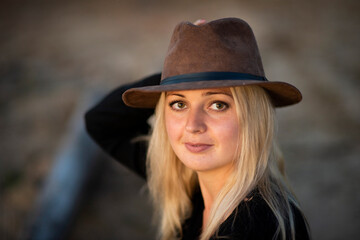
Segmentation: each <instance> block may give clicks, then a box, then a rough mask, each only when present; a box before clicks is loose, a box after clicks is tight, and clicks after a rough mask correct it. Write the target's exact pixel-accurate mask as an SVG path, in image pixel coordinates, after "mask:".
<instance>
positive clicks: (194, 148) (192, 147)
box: [185, 143, 213, 153]
mask: <svg viewBox="0 0 360 240" xmlns="http://www.w3.org/2000/svg"><path fill="white" fill-rule="evenodd" d="M212 146H213V145H211V144H205V143H185V147H186V149H187V150H189V151H190V152H192V153H200V152H204V151H206V150H208V149H209V148H211V147H212Z"/></svg>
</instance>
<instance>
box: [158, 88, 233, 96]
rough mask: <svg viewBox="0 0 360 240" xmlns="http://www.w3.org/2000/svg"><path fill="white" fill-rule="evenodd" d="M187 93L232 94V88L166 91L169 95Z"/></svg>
mask: <svg viewBox="0 0 360 240" xmlns="http://www.w3.org/2000/svg"><path fill="white" fill-rule="evenodd" d="M187 94H200V95H213V94H225V95H228V96H232V93H231V90H230V88H206V89H195V90H179V91H168V92H166V93H165V95H166V96H168V95H183V96H185V95H187Z"/></svg>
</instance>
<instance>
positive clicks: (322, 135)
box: [0, 0, 360, 240]
mask: <svg viewBox="0 0 360 240" xmlns="http://www.w3.org/2000/svg"><path fill="white" fill-rule="evenodd" d="M359 10H360V4H359V1H356V0H353V1H351V0H343V1H340V0H337V1H335V0H327V1H322V0H314V1H292V0H273V1H265V0H264V1H260V0H252V1H250V0H247V1H239V0H236V1H235V0H233V1H232V0H228V1H215V0H207V1H205V0H204V1H202V0H198V1H190V0H183V1H165V0H163V1H160V0H158V1H155V0H147V1H146V0H119V1H115V0H112V1H111V0H107V1H100V0H97V1H96V0H86V1H85V0H72V1H68V0H65V1H64V0H63V1H40V0H33V1H21V0H18V1H2V3H1V7H0V151H1V157H0V239H4V240H10V239H26V238H29V237H33V238H34V236H40V235H36V234H37V233H36V231H35V230H34V229H40V228H39V227H38V226H40V225H44V221H45V222H49V219H50V220H51V219H54V217H51V216H48V215H46V214H45V215H44V211H45V212H47V211H50V212H51V211H54V209H55V210H56V209H60V210H61V208H58V207H51V205H46V206H45V205H44V204H42V203H44V201H45V200H46V199H48V200H49V199H50V200H49V201H51V197H46V196H49V188H51V186H53V185H51V184H49V182H51V181H53V180H54V177H51V176H52V175H54V174H55V173H56V170H54V169H56V166H59V165H61V164H59V163H58V162H59V161H64V160H61V159H64V157H63V156H64V152H65V155H66V153H67V152H66V151H68V149H69V148H72V149H73V150H72V151H73V152H75V153H79V152H80V153H81V154H83V155H81V154H80V155H78V157H77V158H78V159H80V160H79V162H80V161H83V164H84V165H82V166H86V167H81V166H80V167H79V166H78V167H79V168H75V167H74V168H71V169H72V170H74V169H77V170H79V171H87V172H88V173H86V174H83V175H81V176H84V177H82V178H81V181H82V182H83V183H82V184H80V185H79V187H78V188H75V190H74V191H73V192H72V193H73V194H75V195H76V197H74V198H73V200H74V202H76V203H74V204H72V203H69V202H68V206H71V207H70V209H71V210H70V211H69V212H70V214H68V215H66V217H65V218H63V219H65V220H61V219H60V220H61V221H65V224H63V225H61V224H60V225H61V226H60V225H59V226H60V227H58V228H56V226H55V227H54V226H52V227H53V228H52V229H57V231H58V233H57V234H56V237H54V238H57V239H154V237H153V235H154V230H153V227H152V225H151V219H152V217H151V208H150V204H149V200H148V199H147V192H146V188H145V187H144V184H145V183H144V181H142V180H141V179H140V178H139V177H137V176H135V175H134V174H133V173H132V172H130V171H128V170H127V169H125V168H123V167H122V166H120V164H118V163H116V162H115V161H114V160H112V159H110V158H108V157H107V156H105V155H104V154H103V153H101V151H100V150H99V149H98V148H97V147H96V146H95V145H93V143H92V142H90V141H88V140H86V139H85V140H81V139H83V138H81V137H79V138H77V137H78V136H82V137H83V134H84V132H83V126H82V123H83V122H82V121H83V119H82V114H83V113H84V112H85V110H86V109H87V108H89V106H91V105H92V104H94V102H96V101H97V100H98V99H99V97H100V98H101V97H102V96H104V95H105V94H106V93H107V92H109V91H110V90H112V89H114V88H115V87H117V86H119V85H121V84H123V83H127V82H131V81H134V80H137V79H139V78H142V77H144V76H146V75H149V74H152V73H155V72H158V71H161V68H162V62H163V59H164V55H165V52H166V50H167V46H168V42H169V38H170V36H171V33H172V31H173V29H174V26H175V25H176V24H177V23H178V22H180V21H183V20H187V21H191V22H193V21H195V20H196V19H198V18H205V19H207V20H213V19H217V18H222V17H239V18H243V19H244V20H246V21H247V22H248V23H249V24H250V25H251V26H252V28H253V31H254V33H255V36H256V38H257V41H258V45H259V48H260V52H261V54H262V59H263V63H264V68H265V72H266V75H267V78H268V79H270V80H272V81H274V80H279V81H286V82H290V83H292V84H294V85H295V86H297V87H298V88H299V89H300V90H301V92H302V93H303V101H302V102H301V103H300V104H298V105H295V106H293V107H290V108H283V109H279V110H278V111H277V113H278V119H279V130H278V135H279V142H280V145H281V147H282V150H283V152H284V155H285V158H286V161H287V165H286V167H287V172H288V177H289V180H290V182H291V183H292V186H293V188H294V191H295V193H296V194H297V196H298V199H299V201H300V203H301V205H302V207H303V210H304V212H305V214H306V216H307V218H308V220H309V223H310V227H311V230H312V234H313V238H314V239H355V238H357V237H358V236H359V234H360V230H359V226H360V187H359V182H360V107H359V103H360V82H359V80H360V79H359V77H360V68H359V62H360V61H359V60H360V59H359V56H360V51H359V42H360V31H359V27H360V26H359V25H360V15H359ZM74 139H75V140H74ZM79 139H80V140H79ZM79 143H80V144H79ZM77 158H74V159H75V160H76V159H77ZM65 159H72V157H68V158H66V157H65ZM89 159H90V160H89ZM87 160H89V161H91V163H90V164H87V162H86V161H87ZM84 161H85V162H84ZM74 162H75V163H76V161H73V162H71V161H70V163H69V161H68V164H70V165H71V164H74ZM63 171H64V170H63ZM65 172H66V173H69V175H66V174H65V177H64V175H62V177H59V178H58V179H60V180H61V179H62V180H61V181H63V180H64V178H65V179H67V180H68V181H70V180H71V179H73V178H72V177H71V176H70V174H71V171H70V170H69V171H65ZM72 174H74V171H73V172H72ZM75 175H77V176H80V174H76V172H75ZM57 176H58V175H57ZM50 179H52V180H50ZM67 184H69V183H67ZM67 184H65V185H63V186H62V187H60V188H58V189H57V190H56V191H55V192H52V193H50V195H51V194H52V195H51V196H54V195H55V196H56V197H55V198H53V200H52V201H56V200H59V199H60V198H61V197H63V196H64V195H65V192H66V191H64V189H65V190H68V189H71V187H70V186H75V185H76V181H74V182H71V183H70V185H67ZM76 186H77V185H76ZM46 189H47V190H46ZM50 192H51V191H50ZM47 194H48V195H47ZM56 194H57V195H56ZM44 196H45V197H44ZM44 199H45V200H44ZM70 202H71V201H70ZM61 212H64V211H61ZM41 216H43V217H41ZM44 216H45V217H44ZM55 218H56V217H55ZM60 220H59V219H57V221H60ZM61 221H60V222H61ZM45 225H46V224H45ZM59 229H60V230H59ZM54 231H55V230H54ZM38 238H39V239H40V237H38ZM42 239H46V238H42Z"/></svg>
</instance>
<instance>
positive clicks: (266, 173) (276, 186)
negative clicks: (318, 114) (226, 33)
mask: <svg viewBox="0 0 360 240" xmlns="http://www.w3.org/2000/svg"><path fill="white" fill-rule="evenodd" d="M231 92H232V95H233V98H234V101H235V106H236V110H237V115H238V119H239V124H240V126H241V128H240V129H241V130H240V133H239V142H240V145H239V148H238V151H237V153H236V156H237V159H236V160H235V161H234V171H233V173H232V174H231V175H230V176H229V177H228V179H227V181H226V183H225V185H224V186H223V188H222V189H221V191H220V193H219V194H218V196H217V198H216V200H215V202H214V203H213V206H212V209H211V212H210V216H209V219H208V222H207V224H206V226H203V232H202V235H201V237H200V240H207V239H209V238H210V237H211V236H212V235H214V234H217V230H218V228H219V226H220V225H221V223H223V222H224V221H225V220H226V218H227V217H228V216H230V214H231V213H232V212H233V211H234V210H235V209H236V208H237V206H238V205H239V204H240V202H241V201H243V200H244V199H245V198H246V196H247V195H248V194H249V193H250V192H251V191H252V190H253V189H254V188H257V189H258V190H259V193H260V194H261V195H262V197H263V198H264V200H265V201H266V203H267V204H268V205H269V207H270V208H271V210H272V212H273V213H274V215H275V217H276V218H277V220H278V229H277V232H276V234H275V236H274V237H276V236H277V235H278V234H281V237H282V239H286V236H287V235H288V234H289V233H288V231H289V230H287V229H286V227H287V226H289V227H290V234H291V239H295V229H294V216H293V210H292V208H291V205H290V204H293V205H294V206H295V207H299V206H298V204H297V202H296V200H295V198H294V197H293V196H294V195H293V194H292V193H291V191H290V188H289V186H288V185H287V181H286V177H285V173H284V166H283V165H284V162H283V158H282V156H281V153H280V151H279V149H278V148H277V146H276V142H275V141H274V133H275V129H274V128H275V110H274V107H273V106H272V103H271V100H270V98H269V97H268V95H267V94H266V92H265V90H264V89H262V88H261V87H258V86H241V87H235V88H231ZM164 109H165V93H162V94H161V97H160V100H159V102H158V104H157V106H156V111H155V123H154V128H153V132H152V135H151V139H150V142H149V149H148V155H147V156H148V159H147V176H148V186H149V190H150V194H151V196H152V199H153V203H154V206H155V211H156V213H158V217H159V218H160V222H161V224H160V228H159V235H160V238H161V239H162V240H170V239H177V238H179V237H181V235H182V229H181V226H182V224H183V223H184V221H185V220H186V219H187V218H188V217H190V215H191V213H192V203H191V198H192V195H193V193H194V190H195V188H196V187H197V186H198V180H197V175H196V172H195V171H193V170H191V169H189V168H187V167H186V166H185V165H184V164H183V163H182V162H181V161H180V160H179V159H178V158H177V156H176V155H175V153H174V151H173V150H172V148H171V146H170V143H169V140H168V136H167V132H166V128H165V117H164Z"/></svg>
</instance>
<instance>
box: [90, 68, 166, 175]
mask: <svg viewBox="0 0 360 240" xmlns="http://www.w3.org/2000/svg"><path fill="white" fill-rule="evenodd" d="M160 78H161V74H154V75H152V76H150V77H147V78H144V79H142V80H140V81H138V82H135V83H131V84H128V85H124V86H121V87H119V88H117V89H115V90H114V91H112V92H111V93H110V94H108V95H107V96H106V97H105V98H104V99H103V100H101V101H100V103H98V104H97V105H95V106H94V107H93V108H91V109H90V110H89V111H88V112H86V114H85V125H86V130H87V131H88V133H89V135H90V136H91V137H92V139H93V140H94V141H95V142H96V143H97V144H98V145H99V146H100V147H101V148H102V149H103V150H104V151H105V152H107V153H108V154H110V155H111V156H112V157H113V158H115V159H116V160H117V161H119V162H121V163H122V164H124V165H125V166H127V167H128V168H130V169H131V170H133V171H135V172H136V173H137V174H139V175H140V176H141V177H143V178H146V170H145V160H146V150H147V145H146V143H145V142H144V141H136V142H132V141H131V140H132V139H133V138H135V137H137V136H140V135H147V134H148V132H149V128H150V127H149V125H148V124H147V119H148V118H149V117H150V116H151V115H152V114H153V113H154V109H141V108H131V107H128V106H126V105H125V103H124V102H123V100H122V94H123V93H124V92H125V91H126V90H127V89H129V88H134V87H142V86H148V85H157V84H159V82H160Z"/></svg>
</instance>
